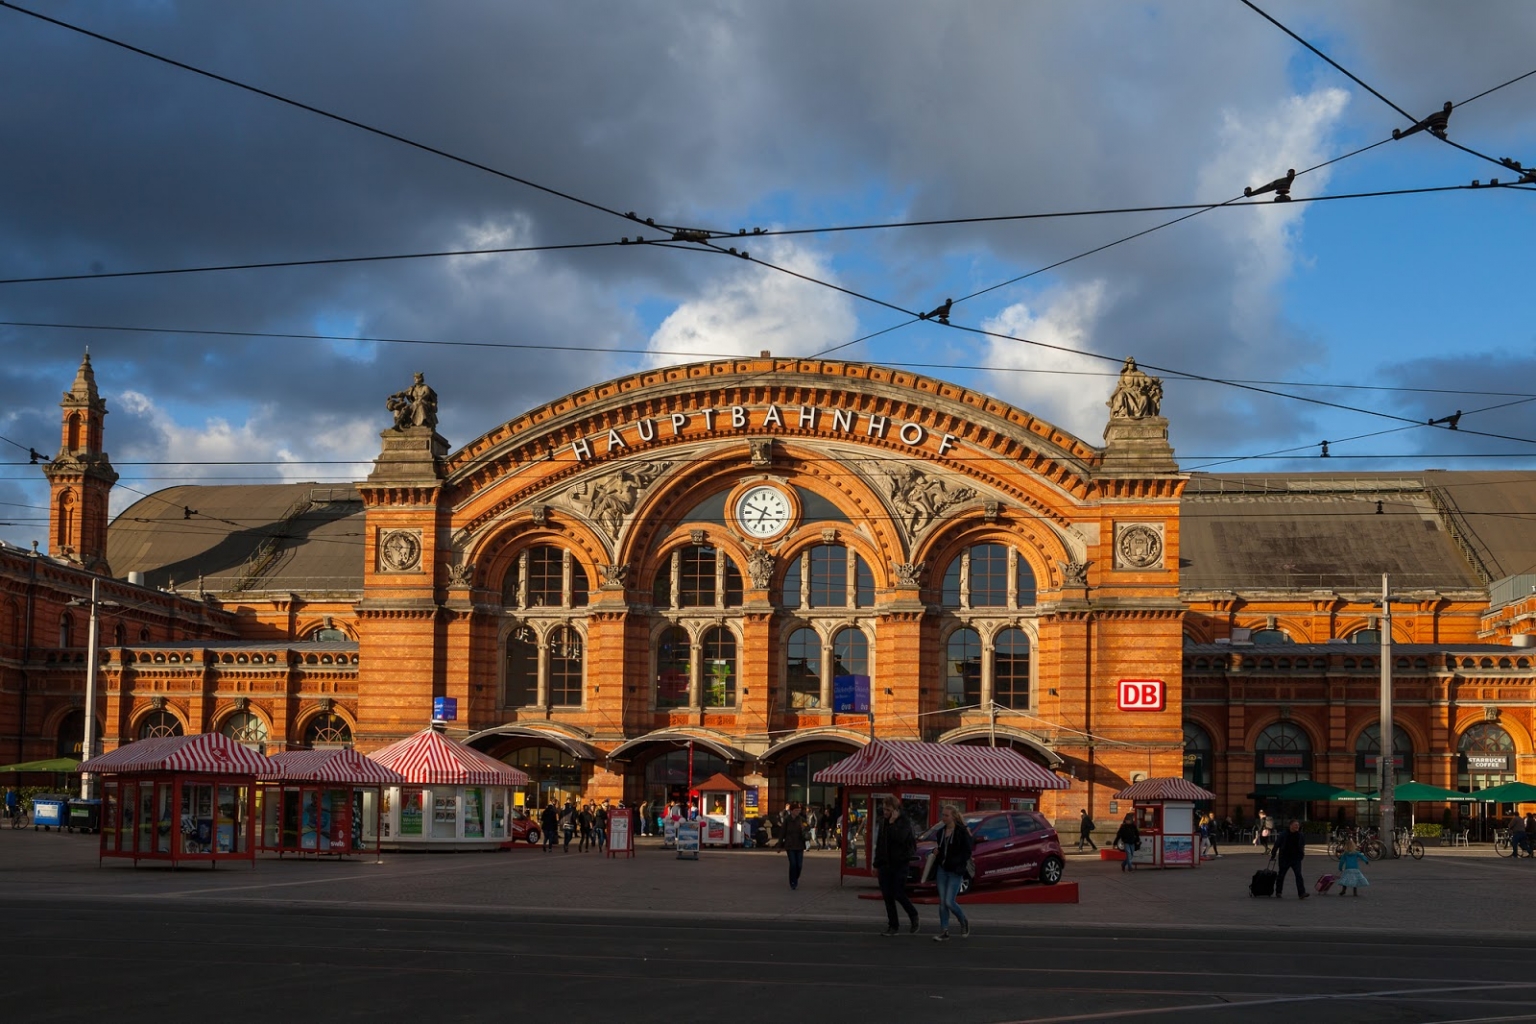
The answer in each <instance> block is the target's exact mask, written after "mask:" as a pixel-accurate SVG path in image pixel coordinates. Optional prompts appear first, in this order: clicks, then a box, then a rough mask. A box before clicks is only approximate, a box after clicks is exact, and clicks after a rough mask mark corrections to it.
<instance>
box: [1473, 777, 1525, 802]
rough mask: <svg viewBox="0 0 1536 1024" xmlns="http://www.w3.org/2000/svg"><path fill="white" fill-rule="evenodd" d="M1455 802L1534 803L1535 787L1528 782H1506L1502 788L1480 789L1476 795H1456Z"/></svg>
mask: <svg viewBox="0 0 1536 1024" xmlns="http://www.w3.org/2000/svg"><path fill="white" fill-rule="evenodd" d="M1456 799H1457V800H1481V801H1483V802H1484V803H1495V804H1529V803H1536V786H1533V785H1531V784H1530V783H1529V782H1506V783H1504V785H1502V786H1492V787H1490V788H1488V789H1480V790H1478V791H1477V792H1476V793H1457V794H1456Z"/></svg>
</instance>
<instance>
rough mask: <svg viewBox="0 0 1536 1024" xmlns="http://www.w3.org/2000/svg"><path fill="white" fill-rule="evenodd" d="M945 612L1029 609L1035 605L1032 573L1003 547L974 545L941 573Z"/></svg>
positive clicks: (1010, 551)
mask: <svg viewBox="0 0 1536 1024" xmlns="http://www.w3.org/2000/svg"><path fill="white" fill-rule="evenodd" d="M942 600H943V603H944V607H946V608H1028V607H1030V606H1032V605H1033V604H1034V603H1035V573H1034V570H1032V569H1031V568H1030V567H1029V563H1028V562H1027V561H1025V560H1024V559H1023V558H1022V557H1020V555H1019V553H1018V551H1016V550H1014V549H1013V548H1011V547H1008V546H1007V545H1005V544H973V545H971V546H970V547H968V548H966V549H965V550H964V551H962V552H961V553H960V555H959V557H957V558H955V559H954V560H953V561H951V562H950V563H949V567H948V568H946V569H945V570H944V585H943V594H942Z"/></svg>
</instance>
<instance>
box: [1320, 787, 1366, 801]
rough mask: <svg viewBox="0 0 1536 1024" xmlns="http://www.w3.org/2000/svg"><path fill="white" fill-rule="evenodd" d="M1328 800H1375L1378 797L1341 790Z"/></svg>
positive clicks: (1350, 790)
mask: <svg viewBox="0 0 1536 1024" xmlns="http://www.w3.org/2000/svg"><path fill="white" fill-rule="evenodd" d="M1328 799H1329V800H1375V799H1376V796H1375V795H1374V794H1372V793H1356V792H1355V791H1354V790H1352V789H1341V790H1339V791H1338V792H1337V793H1335V794H1333V796H1331V797H1329V798H1328Z"/></svg>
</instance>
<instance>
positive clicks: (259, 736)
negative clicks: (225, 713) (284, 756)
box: [219, 711, 267, 751]
mask: <svg viewBox="0 0 1536 1024" xmlns="http://www.w3.org/2000/svg"><path fill="white" fill-rule="evenodd" d="M219 732H221V733H223V734H224V735H225V736H228V737H229V738H230V739H232V740H234V741H235V742H236V743H243V744H245V745H246V746H248V747H251V748H253V749H255V750H258V751H259V750H260V749H261V748H262V747H264V746H266V742H267V723H266V722H264V721H262V720H261V716H260V715H256V714H252V713H251V712H249V711H236V712H235V713H234V714H232V715H230V716H229V717H228V718H226V719H224V724H223V725H221V726H219Z"/></svg>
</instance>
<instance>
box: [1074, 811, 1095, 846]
mask: <svg viewBox="0 0 1536 1024" xmlns="http://www.w3.org/2000/svg"><path fill="white" fill-rule="evenodd" d="M1084 843H1087V844H1088V845H1089V846H1090V847H1092V848H1093V849H1094V850H1097V849H1098V848H1099V847H1098V844H1097V843H1095V842H1094V841H1093V819H1092V818H1091V817H1089V816H1088V808H1086V807H1084V808H1083V809H1082V810H1081V811H1079V812H1078V818H1077V848H1078V849H1079V850H1081V849H1082V848H1083V844H1084Z"/></svg>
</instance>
